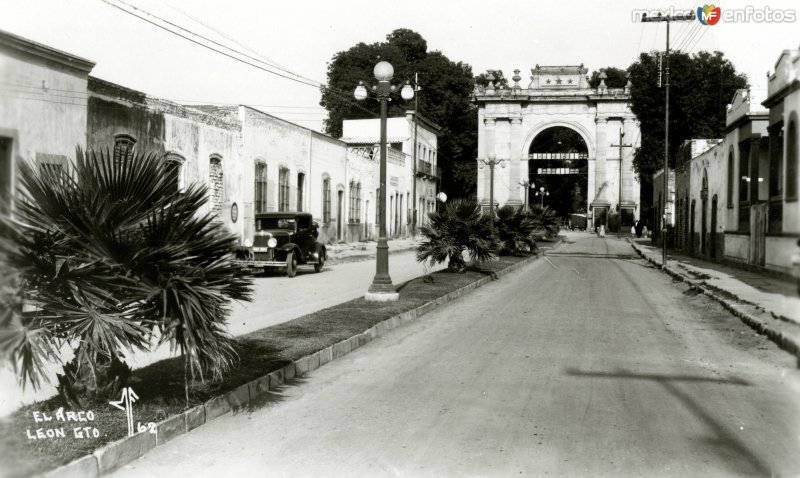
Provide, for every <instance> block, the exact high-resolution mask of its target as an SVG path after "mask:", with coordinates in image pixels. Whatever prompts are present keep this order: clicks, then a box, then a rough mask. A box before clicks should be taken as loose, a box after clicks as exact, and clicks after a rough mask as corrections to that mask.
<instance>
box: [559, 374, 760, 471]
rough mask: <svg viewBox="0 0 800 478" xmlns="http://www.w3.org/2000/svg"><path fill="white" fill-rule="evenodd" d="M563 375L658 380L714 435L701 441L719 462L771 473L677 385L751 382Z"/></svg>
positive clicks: (690, 377)
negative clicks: (717, 457)
mask: <svg viewBox="0 0 800 478" xmlns="http://www.w3.org/2000/svg"><path fill="white" fill-rule="evenodd" d="M564 374H565V375H569V376H574V377H584V378H608V379H618V380H619V379H622V380H647V381H651V382H655V383H658V384H659V385H661V386H663V387H664V389H666V390H667V392H669V394H670V395H672V396H673V397H675V398H677V399H678V400H679V401H680V402H681V403H682V404H683V405H684V406H685V407H686V409H688V410H689V411H690V412H691V413H692V414H694V415H695V417H697V419H698V420H699V421H700V422H701V423H703V424H705V425H706V426H707V427H708V428H709V429H710V430H711V431H712V432H713V434H714V436H713V437H707V438H704V439H703V440H702V441H703V443H704V444H706V446H708V448H709V449H710V450H712V451H713V452H714V453H716V454H717V455H719V456H720V458H721V459H722V460H721V462H722V463H724V464H725V465H726V466H728V467H730V468H731V470H733V471H735V472H736V473H737V474H738V473H744V474H745V475H748V476H773V472H772V471H771V470H770V467H769V465H768V464H767V463H764V462H763V461H762V460H761V458H759V457H758V456H757V455H756V454H755V452H753V451H752V450H751V449H750V448H749V447H748V446H747V445H746V444H745V443H744V442H743V441H742V440H741V439H740V438H739V437H738V436H737V434H736V433H734V432H733V431H732V430H730V429H729V427H726V426H725V425H723V424H722V423H720V421H718V420H717V419H715V418H714V414H713V413H710V412H709V411H708V410H706V409H705V408H704V407H703V406H702V405H701V403H700V400H697V399H695V398H694V397H692V395H691V394H690V393H687V392H686V391H684V390H681V388H680V387H679V386H678V384H679V383H681V382H683V383H687V382H688V383H710V384H717V385H732V386H743V387H749V386H750V382H748V381H746V380H743V379H741V378H738V377H728V378H716V377H705V376H697V375H661V374H646V373H633V372H629V371H626V370H624V369H617V370H615V371H599V372H598V371H583V370H580V369H577V368H573V367H567V368H565V369H564Z"/></svg>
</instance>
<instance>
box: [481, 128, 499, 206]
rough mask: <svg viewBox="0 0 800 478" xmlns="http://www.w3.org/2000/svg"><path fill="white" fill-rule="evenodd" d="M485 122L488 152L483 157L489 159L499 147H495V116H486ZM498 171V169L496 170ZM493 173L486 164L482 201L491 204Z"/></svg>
mask: <svg viewBox="0 0 800 478" xmlns="http://www.w3.org/2000/svg"><path fill="white" fill-rule="evenodd" d="M483 124H484V125H485V130H486V154H485V155H484V157H483V158H481V159H488V158H489V157H490V156H493V155H496V154H497V149H496V147H495V144H496V143H495V119H494V118H484V119H483ZM495 173H497V171H495ZM491 178H492V174H491V172H490V171H489V166H484V168H483V181H484V183H483V184H484V187H483V195H484V196H483V198H482V199H481V203H485V204H489V189H490V187H491V186H490V184H489V182H490V181H491ZM494 182H495V185H496V184H497V178H495V181H494Z"/></svg>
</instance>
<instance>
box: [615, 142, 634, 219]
mask: <svg viewBox="0 0 800 478" xmlns="http://www.w3.org/2000/svg"><path fill="white" fill-rule="evenodd" d="M624 137H625V131H623V129H622V128H620V129H619V144H612V145H611V147H612V148H619V196H618V197H617V211H619V228H620V230H619V232H622V148H631V147H633V145H632V144H625V142H624V141H622V139H623V138H624Z"/></svg>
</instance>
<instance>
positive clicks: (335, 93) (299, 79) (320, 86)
mask: <svg viewBox="0 0 800 478" xmlns="http://www.w3.org/2000/svg"><path fill="white" fill-rule="evenodd" d="M100 1H101V2H103V3H105V4H107V5H109V6H111V7H114V8H116V9H118V10H120V11H122V12H125V13H127V14H128V15H131V16H133V17H135V18H138V19H139V20H142V21H144V22H147V23H149V24H151V25H153V26H155V27H157V28H160V29H162V30H164V31H167V32H169V33H172V34H173V35H176V36H178V37H180V38H183V39H184V40H187V41H189V42H191V43H194V44H196V45H198V46H201V47H203V48H206V49H208V50H211V51H213V52H216V53H219V54H220V55H223V56H226V57H228V58H230V59H232V60H235V61H238V62H240V63H243V64H245V65H248V66H251V67H253V68H257V69H259V70H262V71H264V72H266V73H269V74H272V75H275V76H278V77H281V78H284V79H287V80H290V81H293V82H296V83H299V84H302V85H306V86H311V87H314V88H318V89H323V90H325V91H328V92H330V93H331V94H332V95H333V96H336V97H338V98H340V99H342V100H344V102H345V103H347V104H349V105H350V106H353V107H355V108H356V109H359V110H361V111H363V112H365V113H368V114H369V115H371V116H375V117H378V116H379V115H378V114H377V113H375V112H373V111H371V110H368V109H367V108H364V107H362V106H361V105H359V104H357V103H354V102H353V101H351V100H350V99H349V97H348V96H345V95H344V94H343V93H340V92H338V91H336V90H334V89H333V88H330V87H329V86H326V85H324V84H322V83H320V82H317V81H314V80H311V79H308V78H304V77H295V76H297V75H295V74H294V73H290V72H289V75H293V76H289V75H287V74H284V73H281V72H280V71H274V70H273V69H270V68H267V67H264V66H261V65H258V64H255V63H253V62H251V61H247V60H245V59H243V58H239V57H237V56H234V55H231V54H229V53H226V52H224V51H221V50H218V49H216V48H214V47H212V46H210V45H207V44H205V43H203V42H200V41H198V40H195V39H193V38H190V37H188V36H186V35H183V34H181V33H179V32H176V31H174V30H171V29H169V28H167V27H166V26H164V25H161V24H159V23H157V22H155V21H153V20H150V19H148V18H145V17H143V16H141V15H137V14H136V13H135V12H132V11H130V10H127V9H125V8H123V7H121V6H120V5H117V4H115V3H113V2H111V1H110V0H100ZM117 1H120V0H117ZM126 5H127V4H126ZM134 8H135V7H134ZM137 10H138V11H142V12H145V11H144V10H142V9H139V8H137ZM146 13H147V14H148V15H149V16H151V17H154V18H158V19H159V20H161V21H163V22H165V23H169V22H168V21H166V20H163V19H161V17H159V16H157V15H153V14H152V13H149V12H146ZM181 28H182V27H181ZM184 30H187V31H191V30H188V29H184ZM192 35H194V36H196V37H198V38H202V39H204V40H206V41H209V42H212V43H216V42H214V41H213V40H210V39H208V38H206V37H204V36H203V35H200V34H198V33H194V32H192ZM225 48H226V49H228V50H230V51H232V52H235V53H236V54H238V55H242V56H244V57H246V58H248V57H249V58H253V57H252V56H250V55H247V54H244V53H241V52H239V51H237V50H236V49H234V48H231V47H225ZM256 61H258V62H260V63H264V62H263V61H261V60H256ZM265 64H266V63H265ZM272 68H277V67H272Z"/></svg>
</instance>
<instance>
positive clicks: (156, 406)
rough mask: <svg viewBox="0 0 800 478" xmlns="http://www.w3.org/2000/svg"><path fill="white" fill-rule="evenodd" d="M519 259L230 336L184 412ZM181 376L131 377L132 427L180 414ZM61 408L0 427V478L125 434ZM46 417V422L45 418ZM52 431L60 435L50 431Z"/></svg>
mask: <svg viewBox="0 0 800 478" xmlns="http://www.w3.org/2000/svg"><path fill="white" fill-rule="evenodd" d="M526 258H527V257H501V258H500V259H499V260H497V261H492V262H487V263H485V264H483V266H482V268H481V269H480V270H474V269H473V270H468V271H467V272H465V273H463V274H453V273H446V272H444V271H440V272H435V273H433V274H431V275H430V277H431V278H433V281H432V282H426V281H424V280H423V278H422V277H420V278H417V279H414V280H411V281H409V282H407V283H405V284H403V285H402V286H401V287H400V288H399V291H400V300H398V301H397V302H383V303H380V302H379V303H375V302H369V303H368V302H366V301H364V299H361V298H359V299H355V300H351V301H348V302H344V303H342V304H339V305H336V306H333V307H329V308H327V309H324V310H320V311H318V312H314V313H312V314H308V315H305V316H303V317H299V318H297V319H294V320H291V321H288V322H285V323H282V324H279V325H276V326H273V327H267V328H264V329H261V330H258V331H255V332H252V333H249V334H246V335H242V336H239V337H237V338H236V341H237V345H236V348H237V352H238V355H239V361H238V362H237V364H236V365H235V366H234V367H233V368H231V369H230V370H229V371H228V372H227V373H226V374H225V377H224V378H223V379H222V380H220V381H216V382H210V381H207V382H205V383H199V384H196V385H194V386H193V387H192V389H191V393H190V407H193V406H196V405H199V404H202V403H205V402H207V401H208V400H210V399H212V398H214V397H217V396H220V395H222V394H224V393H226V392H229V391H232V390H235V389H237V388H238V387H240V386H242V385H244V384H246V383H248V382H250V381H252V380H254V379H257V378H259V377H263V376H264V375H266V374H268V373H270V372H272V371H275V370H280V369H281V368H283V367H284V366H286V365H288V364H290V363H291V362H293V361H294V360H297V359H299V358H301V357H304V356H307V355H310V354H313V353H315V352H317V351H319V350H322V349H324V348H326V347H329V346H331V345H333V344H336V343H337V342H340V341H342V340H345V339H348V338H350V337H353V336H355V335H358V334H360V333H362V332H364V331H366V330H367V329H369V328H370V327H372V326H374V325H375V324H378V323H380V322H382V321H384V320H387V319H389V318H391V317H393V316H395V315H397V314H400V313H402V312H405V311H408V310H412V309H415V308H417V307H419V306H422V305H424V304H426V303H428V302H430V301H433V300H436V299H438V298H440V297H443V296H445V295H447V294H448V293H450V292H452V291H455V290H458V289H460V288H462V287H464V286H467V285H469V284H471V283H473V282H476V281H478V280H480V279H482V278H484V277H486V276H487V275H488V274H492V273H494V272H496V271H499V270H502V269H505V268H507V267H509V266H511V265H513V264H516V263H518V262H520V261H522V260H524V259H526ZM183 373H184V369H183V361H182V359H181V358H180V357H177V358H171V359H167V360H162V361H160V362H157V363H154V364H152V365H149V366H147V367H144V368H141V369H137V370H135V371H134V372H133V374H132V376H131V378H130V380H129V386H130V387H132V388H133V389H134V390H135V392H136V394H137V395H138V396H139V400H138V401H137V402H136V403H135V405H134V422H135V423H136V422H140V423H142V424H146V423H149V422H158V421H161V420H164V419H165V418H167V417H170V416H173V415H177V414H179V413H181V412H183V411H184V410H186V409H187V407H186V401H185V398H184V383H183ZM62 406H63V405H62V403H61V401H60V400H59V399H58V398H57V397H53V398H51V399H49V400H46V401H44V402H38V403H35V404H32V405H29V406H26V407H23V408H21V409H20V410H18V411H17V412H15V413H13V414H12V415H10V416H8V417H6V418H4V419H2V421H0V450H2V454H0V476H12V477H13V476H30V475H32V474H36V473H41V472H44V471H47V470H50V469H53V468H56V467H58V466H60V465H63V464H65V463H69V462H70V461H72V460H75V459H77V458H80V457H81V456H84V455H87V454H90V453H92V452H93V451H94V450H95V449H97V448H99V447H102V446H103V445H105V444H107V443H110V442H113V441H115V440H118V439H120V438H123V437H125V436H126V435H127V431H128V428H127V421H126V418H125V414H124V413H123V412H121V411H120V410H118V409H116V408H114V407H112V406H110V405H108V406H102V405H99V406H97V407H96V408H95V409H93V410H91V412H92V415H93V420H86V421H80V420H78V419H77V417H78V415H75V417H76V419H75V420H66V421H64V420H57V419H55V417H56V413H57V412H58V410H59V408H60V407H62ZM64 412H65V413H66V411H64ZM74 412H78V410H75V411H74ZM84 412H89V410H85V411H84ZM85 415H86V414H84V415H82V417H85ZM46 417H50V418H51V420H46V419H45V418H46ZM56 429H60V430H61V431H60V432H56V431H55V430H56ZM95 429H96V430H97V432H95V431H94V430H95ZM48 430H50V431H48ZM62 434H63V436H62ZM95 434H96V435H97V436H95ZM48 435H53V436H48Z"/></svg>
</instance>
